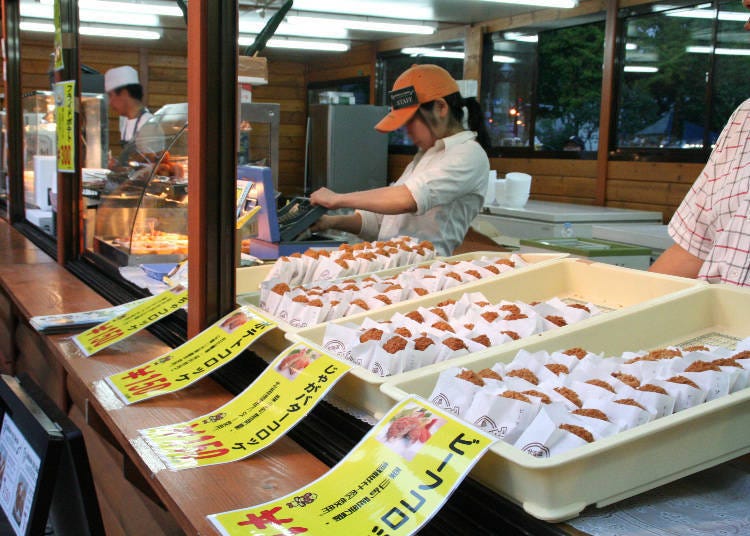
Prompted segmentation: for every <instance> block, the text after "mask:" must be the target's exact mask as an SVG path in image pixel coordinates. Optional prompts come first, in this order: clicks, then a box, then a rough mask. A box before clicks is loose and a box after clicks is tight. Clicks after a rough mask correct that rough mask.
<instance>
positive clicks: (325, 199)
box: [310, 185, 417, 214]
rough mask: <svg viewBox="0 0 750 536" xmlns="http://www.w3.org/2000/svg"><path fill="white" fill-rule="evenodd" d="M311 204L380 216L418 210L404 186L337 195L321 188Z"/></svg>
mask: <svg viewBox="0 0 750 536" xmlns="http://www.w3.org/2000/svg"><path fill="white" fill-rule="evenodd" d="M310 202H311V203H312V204H313V205H321V206H324V207H326V208H329V209H337V208H355V209H361V210H367V211H369V212H376V213H378V214H407V213H411V212H416V210H417V202H416V201H415V200H414V196H412V195H411V192H410V191H409V189H408V188H407V187H406V186H404V185H398V186H385V187H383V188H375V189H373V190H365V191H362V192H351V193H347V194H337V193H336V192H333V191H331V190H329V189H328V188H320V189H319V190H316V191H315V192H313V193H312V195H311V196H310Z"/></svg>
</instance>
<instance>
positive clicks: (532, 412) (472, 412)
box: [463, 390, 540, 444]
mask: <svg viewBox="0 0 750 536" xmlns="http://www.w3.org/2000/svg"><path fill="white" fill-rule="evenodd" d="M530 400H531V402H530V403H529V402H524V401H521V400H514V399H511V398H506V397H503V396H500V393H497V392H493V391H489V390H480V391H479V392H477V393H476V394H475V395H474V399H473V400H472V403H471V405H470V406H469V408H468V409H467V410H466V413H465V415H464V416H463V418H464V420H466V421H467V422H470V423H471V424H473V425H474V426H476V427H478V428H481V429H482V430H484V431H485V432H488V433H490V434H492V435H494V436H495V437H497V438H498V439H502V440H503V441H505V442H507V443H511V444H513V443H514V442H515V440H516V439H518V437H519V436H520V435H521V433H522V432H523V430H525V429H526V427H527V426H528V425H529V424H530V423H531V421H532V420H534V417H536V414H537V413H538V412H539V407H540V403H539V401H538V399H535V398H530Z"/></svg>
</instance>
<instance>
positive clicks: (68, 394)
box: [0, 221, 327, 534]
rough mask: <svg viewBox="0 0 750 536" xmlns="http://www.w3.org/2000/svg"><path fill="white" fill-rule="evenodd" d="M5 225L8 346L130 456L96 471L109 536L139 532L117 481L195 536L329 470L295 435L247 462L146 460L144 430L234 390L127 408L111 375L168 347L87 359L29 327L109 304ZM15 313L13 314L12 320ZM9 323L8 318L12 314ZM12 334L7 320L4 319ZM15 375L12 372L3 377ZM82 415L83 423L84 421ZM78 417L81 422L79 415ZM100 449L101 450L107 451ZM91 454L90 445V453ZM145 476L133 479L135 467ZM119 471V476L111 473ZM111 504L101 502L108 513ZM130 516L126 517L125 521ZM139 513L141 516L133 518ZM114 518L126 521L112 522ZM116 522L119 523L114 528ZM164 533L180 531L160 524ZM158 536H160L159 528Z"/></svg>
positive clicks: (204, 389) (194, 391) (196, 391)
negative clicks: (176, 464) (175, 465)
mask: <svg viewBox="0 0 750 536" xmlns="http://www.w3.org/2000/svg"><path fill="white" fill-rule="evenodd" d="M19 237H20V235H19V234H18V233H17V232H16V231H15V230H13V229H12V228H10V227H9V226H8V225H7V223H5V222H2V221H0V251H2V252H3V254H2V260H0V291H1V292H0V303H2V304H4V307H3V309H2V310H4V311H5V312H6V313H9V315H10V316H11V317H12V320H13V321H14V322H15V330H12V331H11V333H10V334H8V335H9V336H8V337H7V340H6V346H8V344H7V343H8V342H9V343H10V346H11V347H12V349H13V354H14V355H13V356H12V357H13V360H14V364H15V372H22V371H23V372H27V373H28V374H29V375H30V376H31V377H32V378H34V379H35V381H37V383H40V384H41V386H42V388H43V389H44V390H45V391H46V392H47V393H48V394H49V395H50V397H51V398H53V399H54V401H55V402H56V403H57V404H58V405H59V406H60V407H61V408H63V409H65V410H66V411H69V413H71V414H73V413H76V414H77V415H79V416H80V415H82V416H83V422H84V424H85V425H86V426H87V427H89V428H90V429H89V430H85V432H86V433H87V436H86V438H87V444H88V443H89V441H88V440H89V437H91V434H92V432H93V433H96V434H97V435H98V436H99V438H100V439H101V440H104V441H105V442H106V443H111V444H112V446H113V447H114V448H115V449H116V450H118V451H121V452H122V453H123V455H124V458H123V462H124V466H123V467H119V468H117V467H112V466H109V467H106V468H105V469H104V470H105V471H107V472H110V474H101V473H100V472H99V471H97V469H96V467H95V466H96V465H97V464H96V463H95V460H92V467H94V470H93V472H94V475H95V481H96V485H97V492H98V495H99V500H100V503H105V504H109V505H110V508H111V509H113V510H118V509H119V510H120V511H117V512H110V514H112V515H109V516H108V515H107V514H106V512H103V517H104V519H105V525H107V527H106V528H107V533H108V534H117V533H121V534H133V533H135V532H134V531H135V530H144V529H142V528H141V529H133V528H128V527H129V526H130V527H132V526H133V525H132V524H131V525H127V523H128V522H131V523H132V522H135V521H140V522H141V525H142V522H143V520H127V519H124V518H126V517H128V514H127V511H128V509H129V508H130V506H129V504H128V502H127V501H126V500H124V497H118V496H117V495H115V496H105V495H106V493H105V491H104V490H106V489H110V490H111V492H110V493H114V494H119V493H126V492H128V490H126V489H125V488H124V485H122V484H121V485H119V486H112V485H111V480H112V478H114V477H119V478H121V479H122V478H123V476H127V477H128V479H129V480H131V481H134V482H135V484H136V487H137V488H138V489H140V491H141V492H142V493H143V494H144V495H145V496H153V497H154V498H155V499H156V500H157V501H156V502H157V503H159V502H160V503H161V504H163V505H164V506H165V507H166V509H167V510H168V511H169V513H170V514H171V516H172V517H173V518H174V521H176V524H177V525H178V526H179V528H180V529H181V530H182V531H184V532H185V533H187V534H199V533H200V534H214V533H215V531H214V529H213V528H212V526H211V525H210V524H209V522H208V520H207V519H206V515H208V514H212V513H217V512H222V511H225V510H229V509H233V508H240V507H246V506H250V505H253V504H258V503H262V502H265V501H269V500H271V499H274V498H277V497H279V496H282V495H284V494H286V493H289V492H291V491H294V490H295V489H297V488H299V487H301V486H303V485H304V484H306V483H308V482H310V481H312V480H314V479H316V478H317V477H319V476H320V475H322V474H323V473H324V472H325V471H326V470H327V467H326V466H325V465H324V464H323V463H321V462H320V461H319V460H317V459H316V458H315V457H314V456H312V455H311V454H309V453H307V452H306V451H305V450H303V449H302V448H301V447H300V446H299V445H297V444H296V443H295V442H293V441H291V440H290V439H287V438H283V439H281V440H280V441H278V442H277V443H276V444H274V445H273V446H271V447H269V448H268V449H266V450H264V451H263V452H261V453H260V454H258V455H256V456H254V457H252V458H251V459H247V460H244V461H240V462H235V463H232V464H224V465H218V466H213V467H204V468H197V469H187V470H183V471H170V470H167V469H165V468H163V466H160V462H158V460H156V461H153V460H152V458H153V457H152V456H151V457H149V456H148V455H147V454H146V456H145V458H146V459H147V460H149V462H148V463H147V462H146V461H144V456H142V453H144V452H146V453H147V451H145V450H144V449H142V447H141V446H140V445H141V443H140V441H139V440H138V438H139V434H138V430H139V429H141V428H146V427H151V426H159V425H164V424H171V423H176V422H181V421H184V420H188V419H191V418H194V417H197V416H200V415H203V414H205V413H208V412H210V411H213V410H215V409H216V408H217V407H219V406H221V405H222V404H224V403H226V402H228V401H229V400H230V398H231V396H230V394H229V393H228V392H227V391H226V390H224V389H223V388H222V387H221V386H219V385H218V384H217V383H216V382H214V381H213V380H211V379H210V378H207V379H204V380H202V381H200V382H198V383H197V384H195V385H193V386H191V387H189V388H187V389H184V390H183V391H181V392H179V393H175V394H173V395H167V396H162V397H159V398H156V399H153V400H148V401H145V402H142V403H140V404H136V405H133V406H124V405H123V404H122V403H120V402H119V401H118V400H117V399H116V398H115V397H114V396H113V394H112V392H111V391H108V388H105V389H102V388H101V387H100V385H101V384H100V380H102V378H104V377H105V376H108V375H111V374H114V373H116V372H118V371H121V370H125V369H128V368H130V367H132V366H134V365H137V364H140V363H143V362H145V361H148V360H150V359H153V358H154V357H156V356H158V355H161V354H163V353H165V352H167V351H169V350H170V348H169V347H167V346H166V345H164V344H163V343H161V342H160V341H159V340H157V339H156V338H155V337H154V336H152V335H151V334H149V333H148V332H141V333H139V334H137V335H135V336H133V337H131V338H129V339H127V340H125V341H122V342H120V343H118V344H115V345H114V346H112V347H110V348H108V349H106V350H104V351H102V352H100V353H98V354H96V355H95V356H93V357H90V358H84V357H83V356H82V355H81V354H80V353H79V352H78V350H77V349H76V348H75V346H74V345H73V343H72V341H71V340H70V335H51V336H44V335H40V334H38V333H37V332H35V331H34V330H33V329H32V328H31V327H30V326H28V318H29V317H31V316H36V315H48V314H59V313H69V312H77V311H86V310H91V309H97V308H101V307H106V306H108V305H109V304H108V303H107V302H106V301H105V300H104V299H103V298H102V297H101V296H99V295H97V294H96V293H94V292H93V291H92V290H91V289H89V288H88V287H87V286H86V285H85V284H84V283H82V282H81V281H79V280H78V279H76V278H75V276H73V275H71V274H70V273H69V272H67V271H66V270H65V269H64V268H62V267H60V266H59V265H57V264H56V263H55V262H54V261H53V260H52V259H49V258H48V257H46V255H44V253H42V252H41V251H39V250H38V249H37V248H35V247H33V246H30V245H29V244H28V242H27V241H26V240H25V239H24V238H23V237H20V238H19ZM7 316H8V314H5V316H4V318H5V317H7ZM6 320H7V318H6ZM4 325H5V327H6V331H7V327H8V325H7V322H5V323H4ZM5 372H6V373H7V372H12V371H8V370H6V371H5ZM79 418H80V417H79ZM74 420H75V419H74ZM98 447H101V446H100V445H99V446H98ZM92 450H95V449H92V448H90V447H89V451H90V452H91V451H92ZM133 467H134V468H135V469H137V471H135V472H132V473H131V471H130V470H131V469H132V468H133ZM114 472H119V475H117V474H112V473H114ZM105 504H100V505H101V506H102V507H103V509H104V506H105ZM123 513H125V515H123ZM131 515H132V516H138V515H143V513H142V512H140V513H138V512H132V513H131ZM114 518H120V519H119V520H118V519H114ZM113 525H114V526H113ZM154 527H158V528H159V530H160V533H179V531H177V532H175V527H174V526H171V525H170V524H169V523H168V522H164V521H163V520H159V521H158V522H155V523H154V524H152V528H151V530H155V529H154ZM152 534H153V532H152Z"/></svg>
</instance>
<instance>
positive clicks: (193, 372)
mask: <svg viewBox="0 0 750 536" xmlns="http://www.w3.org/2000/svg"><path fill="white" fill-rule="evenodd" d="M276 325H277V324H276V323H275V322H273V321H271V320H268V319H267V318H265V317H262V316H261V315H259V314H258V313H255V312H253V311H251V310H250V308H249V307H246V306H243V307H240V308H239V309H236V310H234V311H232V312H231V313H229V314H228V315H226V316H225V317H223V318H221V319H219V321H218V322H216V323H215V324H213V325H211V326H209V327H208V328H206V329H205V330H203V331H201V332H200V333H199V334H198V335H196V336H195V337H193V338H192V339H190V340H189V341H187V342H186V343H185V344H183V345H181V346H178V347H177V348H175V349H174V350H172V351H171V352H168V353H166V354H164V355H162V356H159V357H157V358H156V359H153V360H151V361H149V362H148V363H144V364H142V365H138V366H136V367H133V368H131V369H129V370H125V371H123V372H118V373H117V374H113V375H112V376H109V377H107V378H105V380H106V382H107V384H109V386H110V387H111V388H112V389H113V390H114V392H115V394H117V396H118V397H119V398H120V399H121V400H122V401H123V402H124V403H125V404H133V403H135V402H140V401H141V400H147V399H149V398H153V397H155V396H160V395H165V394H167V393H174V392H175V391H179V390H180V389H184V388H185V387H187V386H188V385H192V384H193V383H195V382H197V381H198V380H200V379H201V378H203V377H205V376H208V375H209V374H211V373H212V372H214V371H215V370H217V369H219V368H221V367H222V366H223V365H226V364H227V363H229V362H230V361H231V360H232V359H234V358H235V357H237V356H238V355H240V354H241V353H242V351H243V350H244V349H245V348H247V347H248V346H250V345H251V344H252V343H253V341H255V340H256V339H258V338H259V337H260V336H261V335H263V334H265V333H266V332H267V331H270V330H272V329H274V328H275V327H276Z"/></svg>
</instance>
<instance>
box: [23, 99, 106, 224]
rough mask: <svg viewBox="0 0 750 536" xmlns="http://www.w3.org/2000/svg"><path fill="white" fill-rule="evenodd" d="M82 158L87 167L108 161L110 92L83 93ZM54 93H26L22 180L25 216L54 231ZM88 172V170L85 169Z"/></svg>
mask: <svg viewBox="0 0 750 536" xmlns="http://www.w3.org/2000/svg"><path fill="white" fill-rule="evenodd" d="M79 117H80V121H81V132H82V134H83V140H84V143H82V144H81V155H80V162H81V166H82V167H83V168H84V169H86V168H94V169H100V168H102V167H105V166H106V164H107V150H108V148H109V142H108V140H109V137H108V131H107V96H106V94H103V93H85V94H83V95H82V96H81V110H80V115H79ZM56 128H57V125H56V123H55V97H54V93H52V92H51V91H33V92H31V93H27V94H25V95H24V96H23V136H24V140H23V166H24V168H23V182H24V201H25V204H26V219H27V220H29V221H30V222H32V223H34V224H36V225H37V226H38V227H40V228H41V229H42V230H44V231H47V232H48V233H50V234H51V233H53V232H54V217H53V211H54V210H55V194H56V192H57V140H56ZM84 175H85V173H84Z"/></svg>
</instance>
